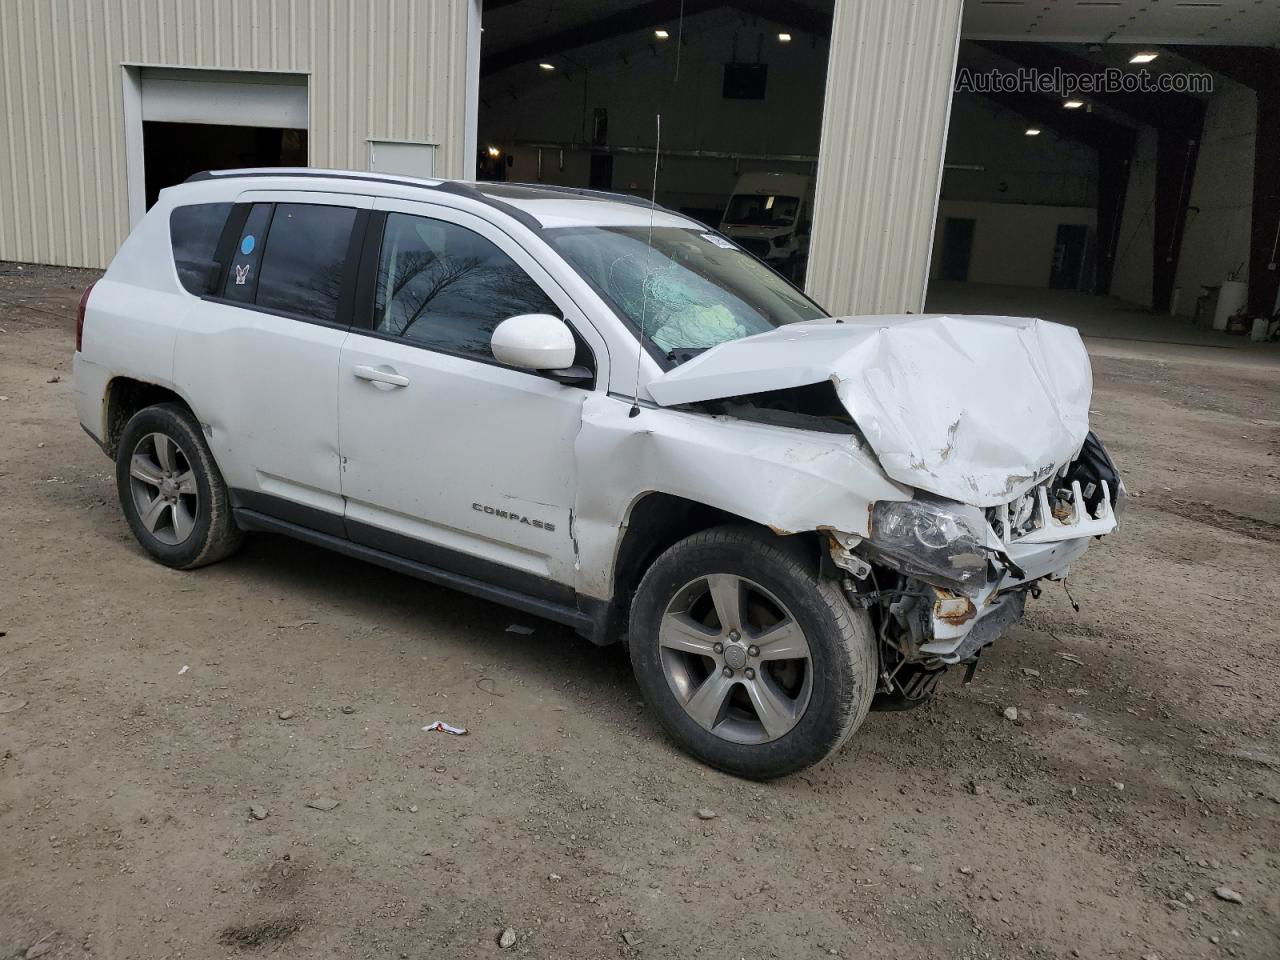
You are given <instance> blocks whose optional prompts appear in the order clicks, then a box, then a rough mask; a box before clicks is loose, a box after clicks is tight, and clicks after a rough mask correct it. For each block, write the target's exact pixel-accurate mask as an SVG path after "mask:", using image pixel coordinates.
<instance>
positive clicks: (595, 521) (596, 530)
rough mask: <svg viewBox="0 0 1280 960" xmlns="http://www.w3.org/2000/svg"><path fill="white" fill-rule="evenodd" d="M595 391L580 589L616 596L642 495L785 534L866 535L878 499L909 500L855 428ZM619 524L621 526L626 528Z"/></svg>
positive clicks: (585, 430) (581, 458) (582, 459)
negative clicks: (621, 545) (625, 536)
mask: <svg viewBox="0 0 1280 960" xmlns="http://www.w3.org/2000/svg"><path fill="white" fill-rule="evenodd" d="M630 411H631V404H630V402H629V401H627V400H624V399H621V398H618V397H606V396H600V395H596V396H593V397H591V398H590V399H589V400H588V401H587V404H586V407H585V408H584V410H583V423H582V432H581V433H580V434H579V436H578V440H577V444H576V452H577V460H578V463H579V469H580V470H581V473H582V476H583V477H585V478H589V481H590V482H587V483H582V484H580V485H579V489H578V497H577V515H576V520H575V529H576V531H577V536H578V548H579V551H580V553H581V556H582V570H581V574H580V577H579V586H578V589H579V590H580V591H581V592H583V593H585V594H588V595H589V596H593V597H600V598H607V597H609V596H610V595H611V593H612V585H613V580H612V576H613V567H614V563H613V561H614V551H615V550H616V547H617V544H618V542H619V540H620V539H621V537H620V534H621V533H622V532H623V530H624V529H625V526H626V523H627V518H629V517H630V515H631V510H632V508H633V507H634V506H635V504H636V502H637V501H638V500H640V498H641V497H643V496H644V495H645V494H648V493H668V494H672V495H674V496H679V497H684V498H685V499H688V500H692V501H694V502H697V503H705V504H706V505H707V506H711V507H716V508H718V509H721V510H724V511H726V512H727V513H731V514H733V515H735V516H739V517H742V518H744V519H747V520H751V521H754V522H755V523H759V524H761V525H763V526H767V527H770V528H772V529H773V530H774V531H775V532H778V533H796V532H800V531H805V530H820V529H834V530H842V531H847V532H851V533H857V534H860V535H866V533H867V532H868V529H867V528H868V518H869V508H870V506H871V504H872V503H874V502H875V501H877V500H910V499H911V491H910V490H908V489H905V488H903V487H901V486H898V485H897V484H895V483H893V482H892V481H891V480H889V479H888V478H887V477H885V475H884V473H883V472H882V471H881V470H880V468H879V467H878V466H877V465H876V462H875V457H874V456H873V455H872V454H871V453H870V452H869V451H867V450H866V449H864V448H863V447H861V446H860V445H859V443H858V442H857V440H855V439H854V438H853V437H851V436H848V435H842V434H833V433H820V432H817V431H806V430H796V429H794V428H791V427H778V426H770V425H766V424H760V423H750V422H747V421H745V420H737V419H734V418H732V417H711V416H706V415H704V414H698V413H688V412H685V411H681V410H664V409H661V408H656V409H655V408H652V407H649V408H643V409H641V411H640V413H639V414H638V415H637V416H635V417H632V416H630ZM620 521H621V528H620Z"/></svg>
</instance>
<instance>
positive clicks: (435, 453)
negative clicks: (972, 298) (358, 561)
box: [75, 169, 1123, 778]
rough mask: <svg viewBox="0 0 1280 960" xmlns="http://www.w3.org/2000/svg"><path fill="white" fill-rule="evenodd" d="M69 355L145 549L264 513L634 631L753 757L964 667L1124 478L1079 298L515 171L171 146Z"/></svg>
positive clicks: (1082, 539)
mask: <svg viewBox="0 0 1280 960" xmlns="http://www.w3.org/2000/svg"><path fill="white" fill-rule="evenodd" d="M75 381H76V383H75V386H76V403H77V406H78V413H79V416H80V420H81V422H82V423H83V425H84V427H85V429H86V430H87V431H88V432H89V433H90V434H91V435H92V436H93V437H94V439H95V440H97V441H98V443H99V444H101V446H102V448H103V449H104V450H105V451H106V452H107V453H108V454H109V455H110V456H111V457H113V458H114V459H115V462H116V476H117V484H118V487H119V494H120V503H121V506H122V507H123V509H124V514H125V518H126V519H127V521H128V523H129V526H130V527H131V528H132V530H133V532H134V534H135V535H136V536H137V538H138V541H139V542H140V543H141V544H142V546H143V547H144V548H145V549H146V550H147V551H148V552H149V553H150V554H151V555H152V556H153V557H155V558H156V559H157V560H159V561H160V562H161V563H165V564H168V565H170V566H173V567H179V568H184V569H186V568H192V567H198V566H201V565H202V564H206V563H212V562H213V561H215V560H220V559H222V558H223V557H226V556H228V555H229V554H231V553H232V552H233V551H234V550H235V549H236V548H237V546H239V544H240V542H241V539H242V537H243V535H244V533H245V532H247V531H266V532H270V533H283V534H286V535H288V536H292V537H297V538H298V539H301V540H305V541H308V542H310V543H315V544H320V545H323V546H326V547H330V548H332V549H334V550H337V551H340V552H342V553H346V554H350V555H352V556H355V557H360V558H363V559H365V560H368V561H370V562H373V563H378V564H382V565H384V566H386V567H389V568H391V569H393V570H399V571H401V572H403V573H407V574H410V575H411V576H416V577H420V578H422V579H424V580H428V581H431V582H433V583H439V584H445V585H448V586H451V587H455V588H457V589H459V590H463V591H466V592H468V593H472V594H475V595H477V596H481V597H487V598H489V599H491V600H494V601H497V602H499V603H504V604H507V605H509V606H511V607H515V608H517V609H519V610H523V611H525V612H527V613H531V614H536V615H539V616H542V617H546V618H548V619H551V620H554V621H558V622H560V623H563V624H567V625H569V626H570V627H572V628H573V629H575V630H576V631H578V632H579V633H580V634H582V635H583V636H585V637H588V638H590V639H591V640H592V641H593V642H595V643H601V644H603V643H609V642H613V641H615V640H617V639H620V638H626V640H627V642H628V643H629V645H630V653H631V659H632V662H633V664H634V667H635V674H636V680H637V682H638V684H639V686H640V689H641V691H642V692H643V694H644V697H645V699H646V700H647V701H648V703H649V704H650V706H651V707H652V709H653V711H654V713H655V714H656V715H657V717H658V718H659V720H660V721H661V722H662V724H663V726H664V727H665V728H666V729H667V731H668V732H669V733H670V734H671V736H672V737H673V738H674V739H675V740H676V741H677V742H678V743H679V744H681V745H682V746H683V747H684V748H685V749H687V750H689V751H690V752H692V753H693V754H695V755H696V756H698V757H700V758H701V759H702V760H704V761H706V762H707V763H710V764H712V765H714V766H716V767H719V768H721V769H724V770H727V771H731V772H733V773H736V774H741V775H744V776H748V777H759V778H765V777H775V776H779V775H782V774H786V773H789V772H792V771H795V770H799V769H801V768H803V767H805V766H808V765H810V764H813V763H816V762H818V761H820V760H822V759H823V758H825V757H827V756H828V755H829V754H831V753H832V752H833V751H835V750H836V749H837V748H838V747H839V746H840V745H841V744H842V743H843V742H844V741H845V740H846V739H847V738H848V737H849V735H850V734H851V733H853V731H854V730H855V729H857V727H858V725H859V724H860V723H861V722H862V720H863V718H864V717H865V716H866V713H867V710H868V709H869V708H870V707H871V705H872V702H873V699H874V700H875V701H876V702H877V703H878V704H879V705H882V706H885V707H887V708H894V707H897V708H905V707H909V706H912V705H916V704H920V703H923V702H926V701H927V700H928V699H929V698H930V697H931V696H932V695H933V691H934V687H935V685H936V683H937V680H938V678H939V677H940V676H941V675H942V673H943V671H944V670H945V669H946V668H947V667H948V666H951V665H955V664H964V665H967V666H968V667H969V669H970V670H972V667H973V665H974V664H975V663H976V661H977V658H978V656H979V654H980V653H981V652H982V651H983V649H984V648H985V647H986V646H987V645H989V644H990V643H991V642H992V641H993V640H994V639H995V638H996V637H997V635H998V634H1000V633H1001V631H1002V630H1003V629H1004V628H1005V627H1006V626H1007V625H1008V624H1010V623H1011V622H1013V621H1015V620H1016V619H1018V618H1019V617H1020V616H1021V614H1022V610H1023V604H1024V602H1025V600H1026V598H1027V596H1028V594H1031V595H1035V594H1037V593H1038V592H1039V587H1038V584H1039V582H1040V581H1041V580H1043V579H1046V578H1048V579H1060V578H1062V577H1065V576H1066V573H1067V569H1068V567H1069V565H1070V564H1071V563H1072V562H1074V561H1075V560H1076V559H1078V558H1079V557H1080V555H1081V554H1082V553H1083V552H1084V551H1085V548H1086V546H1087V545H1088V542H1089V539H1090V538H1091V537H1093V536H1098V535H1101V534H1105V533H1108V532H1110V531H1111V530H1112V529H1113V528H1114V526H1115V523H1116V519H1115V516H1116V510H1117V509H1118V507H1119V501H1120V499H1121V497H1122V495H1123V487H1122V485H1121V483H1120V480H1119V477H1118V476H1117V474H1116V471H1115V468H1114V466H1113V464H1112V462H1111V460H1110V458H1109V457H1108V456H1107V454H1106V452H1105V450H1104V449H1103V447H1102V445H1101V444H1100V443H1099V441H1098V440H1097V438H1096V437H1094V435H1093V434H1092V433H1090V431H1089V427H1088V408H1089V399H1090V394H1091V391H1092V379H1091V373H1090V368H1089V362H1088V359H1087V356H1086V354H1085V351H1084V348H1083V346H1082V344H1081V341H1080V338H1079V336H1078V335H1077V334H1076V333H1075V331H1073V330H1071V329H1069V328H1066V327H1062V326H1058V325H1055V324H1051V323H1045V322H1042V321H1038V320H1021V319H1009V318H970V317H920V316H902V317H868V318H848V317H846V318H832V317H829V316H827V315H826V313H825V312H824V311H823V310H822V309H821V308H820V307H819V306H817V305H816V304H815V303H813V302H812V301H811V300H809V299H807V298H806V297H805V296H804V294H802V293H801V292H800V291H799V290H797V289H795V288H794V287H793V286H791V285H790V284H789V283H787V282H786V281H785V280H783V279H782V278H781V277H780V276H778V275H777V274H775V273H774V272H772V271H771V270H770V269H769V268H768V267H766V266H765V265H764V264H762V263H761V262H760V261H759V260H757V259H755V258H754V257H752V256H751V255H750V254H748V253H746V252H744V251H743V250H741V249H740V248H739V247H738V246H736V245H735V244H734V243H732V242H731V241H729V240H726V239H725V238H724V237H722V236H721V235H720V234H718V233H716V232H715V231H713V230H710V229H708V228H707V227H705V226H703V225H702V224H699V223H697V222H695V221H693V220H691V219H688V218H686V217H684V216H680V215H678V214H675V213H671V212H669V211H667V210H663V209H661V208H656V207H653V206H651V205H650V204H648V203H647V202H640V201H637V200H636V199H635V198H632V197H626V196H620V195H610V194H601V193H593V192H588V191H581V190H572V189H564V188H557V187H547V186H541V185H536V186H535V185H517V184H486V183H450V182H442V181H428V180H414V179H408V178H397V177H387V176H375V175H370V174H359V173H342V172H333V171H320V170H281V169H271V170H238V171H236V170H233V171H226V172H219V173H205V174H198V175H197V176H195V177H192V178H191V179H190V180H189V181H188V182H187V183H185V184H182V185H180V186H177V187H174V188H172V189H169V190H166V191H164V192H163V193H162V194H161V195H160V199H159V202H157V203H156V205H155V206H154V207H153V208H152V209H151V210H150V212H149V213H148V214H147V215H146V217H144V218H143V220H142V222H141V223H140V224H139V225H138V226H137V228H136V229H135V230H134V231H133V234H132V235H131V236H130V237H129V239H128V240H127V241H126V242H125V244H124V246H123V247H122V248H121V249H120V252H119V253H118V254H117V255H116V258H115V260H114V261H113V262H112V264H111V266H110V268H109V269H108V270H107V272H106V274H105V275H104V276H103V278H102V279H101V280H99V281H98V282H97V283H96V284H95V285H93V286H92V287H91V288H90V289H89V290H87V291H86V292H85V296H84V297H83V298H82V300H81V307H80V315H79V318H78V325H77V333H76V355H75Z"/></svg>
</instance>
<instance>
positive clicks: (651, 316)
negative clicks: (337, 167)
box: [546, 226, 826, 361]
mask: <svg viewBox="0 0 1280 960" xmlns="http://www.w3.org/2000/svg"><path fill="white" fill-rule="evenodd" d="M652 234H653V238H652V243H650V239H649V235H650V230H649V228H648V227H643V226H634V227H562V228H558V229H554V230H548V231H546V236H547V239H548V240H549V241H550V242H551V245H552V246H553V247H555V248H556V250H557V251H558V252H559V253H560V254H561V256H563V257H564V258H565V259H566V260H567V261H568V262H569V264H570V265H571V266H572V267H573V268H574V269H575V270H577V271H578V273H579V274H581V275H582V276H583V277H584V278H585V279H586V280H587V281H588V282H589V283H591V284H592V286H594V287H595V288H596V290H598V291H600V292H601V293H602V294H604V296H605V297H606V298H607V299H608V300H609V301H610V302H611V303H612V304H613V306H614V308H615V309H616V310H617V311H618V312H619V314H621V316H622V318H623V319H624V320H626V321H627V322H628V323H629V324H630V325H631V327H632V328H633V329H634V330H637V331H641V332H642V333H643V336H644V339H645V340H646V341H648V342H650V343H652V344H653V345H654V346H656V347H657V348H658V349H659V350H660V351H661V352H662V353H664V354H666V355H667V356H668V358H669V359H672V360H676V361H680V360H682V359H687V354H682V353H681V352H682V351H698V350H705V349H707V348H709V347H714V346H716V345H717V344H720V343H724V342H725V341H728V340H738V339H740V338H742V337H749V336H751V335H752V334H756V333H765V332H767V331H769V330H772V329H774V328H775V327H780V326H782V325H783V324H787V323H798V322H800V321H804V320H816V319H818V318H819V317H825V316H826V313H825V312H823V310H822V309H821V308H820V307H818V306H817V304H815V303H813V301H811V300H809V299H808V298H807V297H805V295H804V294H802V293H801V292H800V291H799V290H797V289H796V288H795V287H793V286H792V285H791V284H789V283H788V282H787V281H786V280H784V279H782V277H780V276H778V275H777V274H776V273H774V272H773V271H772V270H770V269H769V268H768V267H766V266H765V265H764V264H762V263H761V262H760V261H759V260H757V259H756V258H755V257H753V256H751V255H750V254H747V253H744V252H743V251H742V250H739V249H738V248H737V247H735V246H734V245H733V244H731V243H729V242H728V241H726V240H725V239H723V238H722V237H719V236H717V235H716V234H713V233H707V232H705V231H702V230H697V229H693V228H686V227H657V228H655V229H654V230H653V231H652Z"/></svg>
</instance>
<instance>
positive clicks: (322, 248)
mask: <svg viewBox="0 0 1280 960" xmlns="http://www.w3.org/2000/svg"><path fill="white" fill-rule="evenodd" d="M355 222H356V211H355V210H353V209H352V208H350V207H327V206H320V205H317V204H303V203H278V204H276V211H275V216H273V217H272V218H271V228H270V231H269V232H268V234H267V247H266V250H265V251H264V252H263V254H262V274H261V276H260V277H259V278H258V290H257V304H258V306H260V307H267V308H269V309H272V310H283V311H285V312H287V313H291V314H295V315H297V316H301V317H307V318H310V319H314V320H322V321H325V322H328V323H332V322H334V321H335V320H336V318H337V315H338V294H339V293H340V292H341V289H342V277H343V272H344V269H345V267H346V262H347V250H348V248H349V247H350V245H351V228H352V227H353V226H354V225H355Z"/></svg>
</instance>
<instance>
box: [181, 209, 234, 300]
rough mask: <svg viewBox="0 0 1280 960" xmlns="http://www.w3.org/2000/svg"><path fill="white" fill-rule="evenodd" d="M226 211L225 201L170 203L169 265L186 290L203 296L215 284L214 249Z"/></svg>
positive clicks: (216, 265) (223, 223)
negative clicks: (171, 253)
mask: <svg viewBox="0 0 1280 960" xmlns="http://www.w3.org/2000/svg"><path fill="white" fill-rule="evenodd" d="M230 212H231V204H229V203H193V204H190V205H188V206H185V207H174V208H173V212H172V213H170V214H169V240H170V242H171V243H172V245H173V265H174V266H175V267H177V269H178V279H179V280H180V281H181V282H182V286H183V287H184V288H185V289H186V290H187V291H188V292H189V293H194V294H195V295H196V296H203V295H204V294H206V293H209V292H211V291H212V290H213V288H214V286H215V285H216V284H217V282H218V271H219V264H218V262H217V261H216V260H214V253H215V251H216V249H217V246H218V238H219V237H220V236H221V235H222V228H223V226H224V225H225V224H226V222H227V214H228V213H230Z"/></svg>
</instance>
